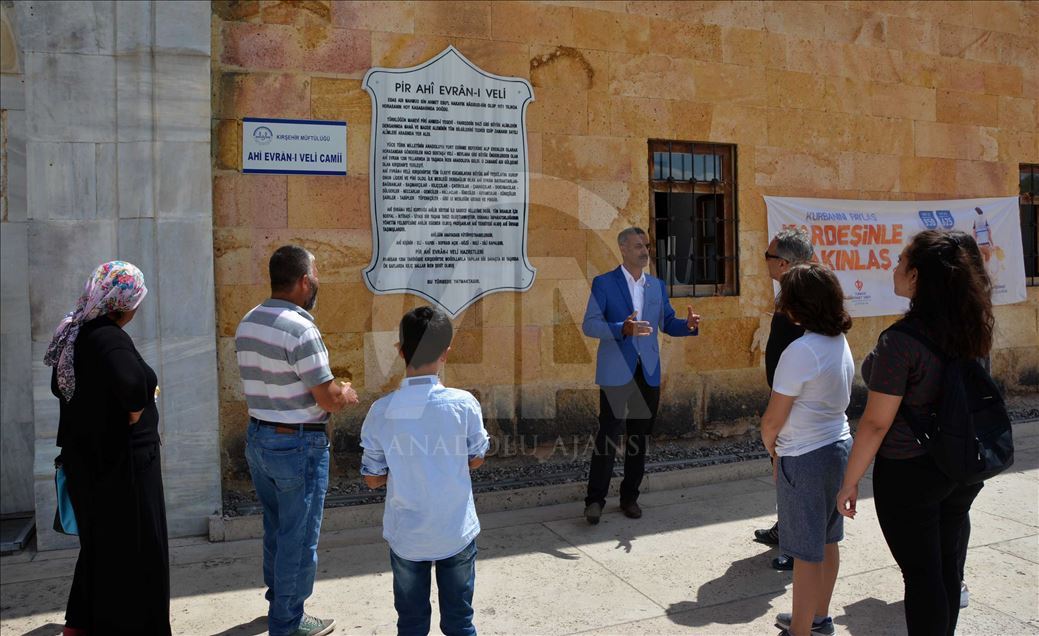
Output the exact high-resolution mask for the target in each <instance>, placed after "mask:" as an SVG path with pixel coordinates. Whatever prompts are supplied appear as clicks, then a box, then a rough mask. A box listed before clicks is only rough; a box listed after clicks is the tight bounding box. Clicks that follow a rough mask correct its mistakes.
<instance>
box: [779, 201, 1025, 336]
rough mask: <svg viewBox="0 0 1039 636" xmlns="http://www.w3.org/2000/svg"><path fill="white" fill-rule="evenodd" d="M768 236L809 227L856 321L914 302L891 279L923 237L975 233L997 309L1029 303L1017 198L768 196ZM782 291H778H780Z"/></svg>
mask: <svg viewBox="0 0 1039 636" xmlns="http://www.w3.org/2000/svg"><path fill="white" fill-rule="evenodd" d="M765 206H766V208H767V210H768V234H769V237H770V238H771V237H773V236H775V235H776V233H777V232H779V231H780V230H782V229H784V228H787V227H797V228H804V229H805V230H807V231H808V233H809V235H810V236H811V237H812V245H813V246H814V247H815V257H816V260H818V261H820V262H822V263H825V264H826V265H828V266H829V267H831V268H832V269H833V270H834V271H835V272H836V273H837V278H838V279H839V280H840V282H841V287H843V288H844V293H845V295H846V297H847V307H848V312H849V313H850V314H851V315H852V316H891V315H897V314H901V313H903V312H905V310H906V309H908V307H909V301H908V300H906V299H905V298H899V297H898V296H895V292H894V287H893V283H892V279H891V276H892V272H893V271H894V269H895V266H896V265H897V263H898V256H899V254H901V253H902V248H903V247H905V245H906V244H908V243H909V241H910V240H911V239H912V238H913V236H914V235H915V234H916V233H917V232H920V231H922V230H935V229H941V230H953V229H956V230H961V231H963V232H967V233H970V234H973V235H974V237H975V239H977V241H978V246H979V247H980V248H981V252H982V254H983V255H984V257H985V266H986V267H987V268H988V272H989V275H990V276H991V277H992V283H993V293H992V301H993V303H995V304H997V305H1008V304H1010V303H1016V302H1021V301H1023V300H1025V298H1026V293H1025V267H1024V256H1023V255H1022V248H1021V220H1020V211H1019V208H1018V200H1017V197H1003V198H994V199H958V200H951V201H847V200H843V199H796V198H787V197H765ZM776 291H777V292H778V284H777V285H776Z"/></svg>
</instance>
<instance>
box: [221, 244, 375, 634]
mask: <svg viewBox="0 0 1039 636" xmlns="http://www.w3.org/2000/svg"><path fill="white" fill-rule="evenodd" d="M270 276H271V297H270V298H269V299H267V300H265V301H264V302H263V303H261V304H259V305H257V306H256V307H254V308H253V309H251V310H250V311H249V313H247V314H246V315H245V317H244V318H242V322H241V323H239V325H238V331H237V332H236V333H235V348H236V350H237V352H238V369H239V371H240V372H241V376H242V386H243V387H244V389H245V401H246V403H247V404H248V406H249V429H248V433H247V437H246V447H245V457H246V460H248V462H249V472H250V473H251V474H252V479H253V485H254V486H255V487H256V495H257V497H258V498H259V500H260V504H261V505H262V506H263V582H264V584H266V586H267V601H268V602H269V603H270V607H269V610H268V613H267V623H268V629H269V630H270V633H271V636H288V635H291V636H321V635H323V634H328V633H329V632H331V631H332V630H333V628H334V626H335V621H334V620H332V619H319V618H314V617H313V616H310V615H309V614H306V613H304V611H303V604H304V602H306V600H307V598H308V597H309V596H310V594H311V592H313V589H314V574H315V572H316V570H317V542H318V535H319V534H320V532H321V515H322V512H323V508H324V502H325V490H326V489H327V488H328V436H327V433H326V431H325V426H326V425H327V423H328V416H329V414H330V413H335V412H337V411H339V410H341V409H342V408H343V407H345V406H346V405H347V404H356V403H357V402H358V399H357V393H356V392H355V391H354V390H353V389H352V388H351V387H350V384H349V383H344V384H340V383H337V382H335V380H334V378H333V376H332V371H331V369H330V368H329V366H328V350H327V349H325V344H324V342H322V340H321V332H320V331H318V328H317V326H316V325H315V324H314V317H313V316H311V315H310V313H309V310H311V309H313V308H314V305H315V303H316V302H317V290H318V278H317V267H316V266H315V264H314V256H313V255H312V254H310V252H308V251H307V250H305V249H303V248H301V247H296V246H294V245H286V246H284V247H279V248H278V249H277V250H276V251H275V252H274V254H273V255H272V256H271V261H270Z"/></svg>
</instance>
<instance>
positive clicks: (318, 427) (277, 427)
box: [249, 416, 325, 433]
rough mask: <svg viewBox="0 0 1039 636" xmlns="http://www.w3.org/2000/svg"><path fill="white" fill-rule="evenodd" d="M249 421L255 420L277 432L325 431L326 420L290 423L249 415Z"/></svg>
mask: <svg viewBox="0 0 1039 636" xmlns="http://www.w3.org/2000/svg"><path fill="white" fill-rule="evenodd" d="M249 421H250V422H254V423H256V424H258V425H260V426H268V427H270V428H273V429H274V431H275V432H276V433H299V432H300V431H302V432H304V433H324V432H325V422H309V423H306V424H288V423H286V422H268V421H266V420H260V419H256V418H255V417H252V416H249Z"/></svg>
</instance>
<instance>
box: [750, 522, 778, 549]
mask: <svg viewBox="0 0 1039 636" xmlns="http://www.w3.org/2000/svg"><path fill="white" fill-rule="evenodd" d="M754 540H755V541H757V542H758V543H764V544H765V545H779V522H778V521H777V522H775V523H774V524H773V525H772V527H771V528H762V529H759V530H755V531H754Z"/></svg>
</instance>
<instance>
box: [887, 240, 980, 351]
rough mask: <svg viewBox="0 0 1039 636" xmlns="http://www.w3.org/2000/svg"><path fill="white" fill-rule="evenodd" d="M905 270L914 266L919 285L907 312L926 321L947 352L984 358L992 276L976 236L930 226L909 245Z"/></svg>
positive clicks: (925, 327)
mask: <svg viewBox="0 0 1039 636" xmlns="http://www.w3.org/2000/svg"><path fill="white" fill-rule="evenodd" d="M905 258H906V271H907V272H908V271H910V270H916V276H917V277H916V290H915V291H914V293H913V298H912V299H911V300H910V301H909V311H907V312H906V318H912V319H916V320H918V321H919V322H921V323H923V327H924V329H925V330H926V331H927V334H928V336H930V337H931V339H932V340H934V341H935V344H937V345H938V346H939V347H941V348H942V350H943V351H945V353H946V354H947V355H950V356H954V357H964V358H981V357H984V356H987V355H988V354H989V351H991V350H992V330H993V327H994V325H995V322H996V319H995V316H994V315H993V314H992V279H991V278H989V275H988V272H987V271H986V270H985V261H984V259H983V258H982V256H981V250H980V249H978V244H977V243H976V242H975V241H974V237H972V236H971V235H970V234H967V233H965V232H958V231H957V232H940V231H937V230H927V231H924V232H920V233H919V234H917V235H916V236H914V237H913V240H912V241H910V243H909V245H908V247H906V251H905Z"/></svg>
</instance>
